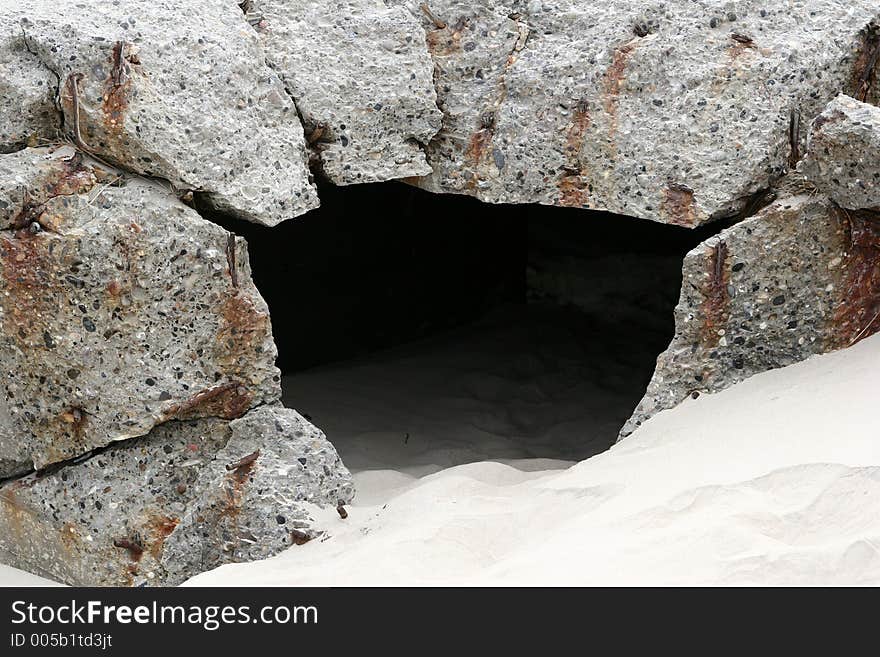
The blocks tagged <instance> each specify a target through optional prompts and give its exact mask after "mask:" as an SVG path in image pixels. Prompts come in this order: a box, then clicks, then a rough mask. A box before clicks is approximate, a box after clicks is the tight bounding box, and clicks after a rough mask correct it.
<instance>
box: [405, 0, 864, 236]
mask: <svg viewBox="0 0 880 657" xmlns="http://www.w3.org/2000/svg"><path fill="white" fill-rule="evenodd" d="M392 3H393V4H396V5H401V6H406V7H407V8H409V9H410V10H411V11H412V12H413V14H414V15H417V16H419V17H420V18H421V20H422V24H423V26H424V27H425V29H426V31H427V35H428V47H429V49H430V51H431V54H432V56H433V57H434V61H435V63H436V67H437V73H436V84H437V90H438V103H439V105H440V108H441V109H442V110H443V113H444V120H443V129H442V130H441V131H440V134H438V135H437V137H435V139H434V140H433V141H432V142H431V144H430V145H429V147H428V161H429V163H430V164H431V166H432V167H433V169H434V172H433V174H432V175H430V176H428V177H425V178H422V179H419V180H418V181H414V182H416V184H418V185H420V186H421V187H424V188H425V189H429V190H431V191H436V192H454V193H462V194H471V195H474V196H476V197H478V198H480V199H481V200H483V201H487V202H492V203H544V204H549V205H561V206H570V207H589V208H595V209H600V210H608V211H611V212H615V213H619V214H626V215H632V216H635V217H642V218H645V219H650V220H653V221H661V222H665V223H671V224H678V225H683V226H696V225H699V224H702V223H705V222H707V221H709V220H711V219H715V218H719V217H723V216H730V215H735V214H737V213H740V212H742V211H743V210H744V209H745V208H746V207H747V206H748V204H749V201H750V199H751V197H752V196H753V195H754V194H756V193H758V192H759V191H760V190H762V189H764V188H766V187H768V186H769V185H770V184H772V183H773V181H774V180H776V179H778V178H779V177H780V176H781V175H782V173H783V172H784V171H785V170H786V169H787V168H789V167H790V166H791V165H792V164H793V163H794V162H796V161H797V160H798V159H799V158H798V154H799V153H801V152H803V145H804V140H805V137H806V126H807V125H808V124H809V121H810V120H811V118H812V117H813V116H815V115H816V114H818V113H819V112H820V111H821V109H822V108H823V106H824V105H825V104H826V103H827V102H828V101H830V100H831V99H832V98H834V97H835V96H836V95H837V94H838V93H839V92H841V91H847V90H850V89H852V88H854V87H856V86H858V85H863V84H864V81H863V80H862V77H863V76H860V75H859V71H861V70H863V69H864V68H865V67H866V65H867V64H868V63H870V62H867V61H865V58H866V56H867V57H868V58H870V55H871V53H872V52H873V47H874V41H873V36H871V35H872V34H873V33H871V35H869V34H868V33H867V32H866V30H865V28H866V26H867V25H868V24H869V23H870V22H871V21H872V20H873V19H877V18H878V17H880V9H878V7H877V3H876V2H875V1H874V0H855V1H853V2H848V3H846V10H845V11H844V10H843V8H842V6H841V4H840V3H839V2H837V1H836V0H817V1H816V2H809V3H796V4H794V5H792V4H789V3H779V2H769V3H768V2H759V1H757V0H740V1H738V2H714V1H712V2H707V1H703V2H696V1H690V0H688V1H680V2H666V3H651V4H647V5H646V4H645V3H641V2H632V1H631V0H609V1H607V2H587V3H584V2H582V1H581V0H545V1H538V0H529V1H525V0H523V1H515V0H509V1H504V0H501V1H495V0H491V1H487V2H468V1H463V0H432V1H431V2H428V3H421V2H419V1H417V0H393V1H392ZM423 4H424V5H425V7H426V8H427V9H428V11H426V10H425V9H423V8H422V6H421V5H423ZM820 44H821V45H820ZM860 67H861V68H860ZM868 77H869V78H870V80H873V78H872V77H871V76H868ZM870 80H869V81H870ZM798 125H801V126H803V128H798Z"/></svg>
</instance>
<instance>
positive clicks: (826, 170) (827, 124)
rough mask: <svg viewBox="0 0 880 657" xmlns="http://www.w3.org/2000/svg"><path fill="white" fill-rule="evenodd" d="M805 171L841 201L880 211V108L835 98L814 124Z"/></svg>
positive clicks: (826, 193) (805, 159)
mask: <svg viewBox="0 0 880 657" xmlns="http://www.w3.org/2000/svg"><path fill="white" fill-rule="evenodd" d="M800 170H801V171H802V172H803V173H804V175H806V176H807V177H808V178H809V179H810V181H811V182H812V183H813V184H815V185H816V187H818V188H819V190H821V191H822V193H823V194H825V195H827V196H828V197H829V198H830V199H832V200H833V201H834V202H835V203H837V204H838V205H839V206H841V207H843V208H876V209H877V210H880V107H876V106H874V105H869V104H867V103H862V102H859V101H857V100H855V99H854V98H850V97H849V96H845V95H840V96H838V97H837V98H835V99H834V100H833V101H831V102H830V103H829V104H828V107H826V108H825V110H824V111H823V112H822V113H821V114H819V116H817V117H816V119H815V120H814V121H813V123H812V125H811V126H810V137H809V141H808V142H807V152H806V156H805V157H804V159H803V161H802V162H801V166H800Z"/></svg>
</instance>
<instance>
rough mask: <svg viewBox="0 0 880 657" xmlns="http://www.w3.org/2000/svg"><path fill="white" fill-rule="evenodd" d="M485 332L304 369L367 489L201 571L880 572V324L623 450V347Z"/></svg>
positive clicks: (716, 580) (249, 578) (632, 577)
mask: <svg viewBox="0 0 880 657" xmlns="http://www.w3.org/2000/svg"><path fill="white" fill-rule="evenodd" d="M493 331H494V329H493ZM515 332H516V331H514V333H515ZM527 334H528V332H527ZM531 335H532V336H533V337H534V336H535V335H536V334H535V333H531ZM486 337H487V339H489V340H490V341H495V342H494V343H495V344H497V346H498V349H497V350H495V352H494V353H495V355H494V356H493V355H492V350H491V349H490V350H487V349H485V347H486V342H482V343H480V338H479V336H478V335H476V334H468V335H467V336H466V341H468V340H474V341H475V342H474V343H473V346H474V349H472V350H470V351H469V350H467V349H460V348H456V349H454V350H453V349H451V347H450V349H445V348H444V347H443V346H442V344H441V343H437V348H436V349H433V348H432V349H428V350H427V351H426V350H424V349H419V350H414V351H410V350H403V351H395V352H390V354H385V355H382V356H380V357H376V358H371V359H369V360H366V361H363V362H361V363H357V364H355V365H353V366H352V365H339V366H337V367H331V368H324V369H321V370H315V371H313V372H307V373H303V375H299V376H298V377H297V380H288V381H286V382H285V386H286V394H287V396H288V398H289V399H288V401H289V402H292V405H294V406H296V407H298V408H300V410H301V411H303V412H306V413H310V414H311V415H312V416H313V419H314V420H315V422H316V423H318V424H319V425H320V426H322V427H323V428H324V429H325V430H326V431H327V433H328V435H329V436H330V437H331V439H332V440H334V442H335V443H336V444H337V445H338V448H339V450H340V452H341V453H342V455H343V458H344V459H345V460H346V462H347V463H349V465H350V467H352V469H353V470H354V471H355V478H356V481H357V486H358V490H359V493H358V498H357V500H356V503H355V504H354V505H353V506H351V507H350V508H349V517H348V519H346V520H342V519H340V518H339V517H338V515H337V514H336V512H335V511H334V510H326V511H322V512H319V513H318V521H319V524H320V525H321V526H322V527H323V528H324V529H325V530H326V531H327V536H326V537H325V538H323V539H317V540H314V541H312V542H310V543H308V544H306V545H303V546H297V547H293V548H291V549H289V550H287V551H286V552H284V553H282V554H280V555H278V556H277V557H274V558H272V559H268V560H266V561H263V562H258V563H250V564H236V565H229V566H223V567H221V568H219V569H216V570H214V571H211V572H208V573H204V574H202V575H199V576H197V577H195V578H193V579H192V580H190V582H189V583H188V584H189V585H200V586H238V585H242V586H244V585H246V586H263V585H265V586H287V585H290V586H295V585H423V584H429V585H519V584H524V585H539V584H548V585H593V584H606V585H618V584H622V585H630V584H632V585H635V584H670V585H718V584H722V585H751V584H758V585H760V584H773V585H801V584H804V585H823V584H864V585H877V584H880V554H878V548H880V435H878V434H880V429H878V425H877V421H876V413H875V410H874V409H875V406H876V395H877V391H878V390H880V367H878V365H880V335H878V336H874V337H872V338H869V339H866V340H864V341H862V342H861V343H859V344H857V345H855V346H854V347H852V348H850V349H848V350H845V351H842V352H837V353H834V354H828V355H825V356H819V357H814V358H812V359H810V360H808V361H806V362H804V363H799V364H797V365H793V366H791V367H788V368H785V369H781V370H776V371H772V372H767V373H764V374H761V375H758V376H755V377H753V378H751V379H749V380H747V381H745V382H743V383H741V384H739V385H737V386H735V387H733V388H731V389H729V390H726V391H724V392H721V393H719V394H716V395H703V396H701V397H699V398H698V399H696V400H691V399H688V400H687V401H686V402H685V403H684V404H682V405H681V406H679V407H678V408H676V409H673V410H671V411H666V412H663V413H661V414H659V415H657V416H656V417H654V418H653V419H651V420H650V421H648V422H647V423H646V424H645V425H644V426H643V427H641V428H640V429H639V430H638V431H637V432H636V433H635V434H633V435H632V436H631V437H629V438H627V439H626V440H625V441H623V442H622V443H620V444H618V445H616V446H614V447H612V448H611V449H609V450H607V451H600V450H601V449H603V448H604V446H605V445H606V444H607V442H608V440H609V433H608V432H609V431H610V429H609V426H610V425H611V424H613V422H614V421H616V418H617V415H618V414H619V413H620V411H619V410H618V409H619V406H620V405H621V404H623V403H624V399H623V398H624V397H625V396H627V395H631V392H632V391H631V390H629V386H626V385H618V386H616V387H615V386H609V385H608V381H613V380H615V379H614V377H615V376H616V375H617V374H619V373H618V372H615V371H613V367H611V369H608V368H609V365H608V362H607V361H608V359H604V361H603V359H598V360H599V361H603V362H595V363H594V366H592V367H587V369H586V370H584V369H578V368H580V367H582V366H581V365H577V364H576V362H579V363H583V362H584V358H583V356H584V353H588V354H589V353H590V352H589V349H588V350H587V351H586V352H584V351H580V352H577V353H574V352H572V353H573V358H572V360H571V361H570V362H569V361H568V360H566V359H565V358H563V357H562V356H563V355H564V354H565V353H568V352H567V351H566V347H565V345H566V342H565V340H555V339H552V340H548V341H546V342H545V343H544V345H543V346H541V345H540V344H537V352H540V353H543V354H544V356H543V359H541V358H538V359H535V358H534V357H533V356H529V354H528V353H527V352H528V350H526V352H523V351H522V350H520V351H517V352H516V354H517V355H516V356H515V357H514V358H512V359H511V358H506V359H505V358H502V357H501V356H503V355H504V354H505V353H510V352H509V349H510V347H511V346H512V344H513V343H511V342H508V343H505V342H504V340H502V339H501V338H500V337H499V334H498V333H493V332H492V331H490V332H489V333H488V334H487V336H486ZM513 339H514V338H511V340H513ZM538 342H541V341H540V340H539V341H538ZM553 342H555V343H557V346H558V347H559V349H556V348H555V347H554V348H552V349H550V352H552V353H550V352H548V351H547V348H548V347H547V345H548V344H550V343H553ZM477 343H480V344H481V345H482V347H481V348H477V347H478V346H480V345H478V344H477ZM458 346H459V347H460V346H461V345H460V344H459V345H458ZM520 346H522V345H521V344H520ZM569 348H570V349H574V347H573V346H572V345H571V344H569ZM579 348H583V346H581V347H579ZM542 349H543V350H544V351H543V352H542V351H541V350H542ZM575 351H577V350H575ZM596 353H598V352H597V351H596V350H594V352H593V355H595V354H596ZM587 361H588V363H589V359H587ZM566 364H567V365H566ZM567 368H568V369H567ZM597 369H601V370H602V371H604V372H607V373H608V375H607V376H608V378H607V379H605V380H604V383H602V382H600V383H596V371H597ZM542 371H544V372H545V374H546V375H547V376H546V377H545V378H544V379H542V378H541V372H542ZM566 372H567V374H566ZM542 381H543V382H542ZM561 381H567V383H568V385H561V383H560V382H561ZM590 381H592V383H590ZM624 389H626V390H627V392H626V395H624V393H623V390H624ZM330 391H332V394H330ZM615 391H616V392H615ZM596 394H598V395H599V396H600V398H601V401H597V400H596V397H595V395H596ZM584 395H586V397H585V396H584ZM584 399H587V401H586V402H584V401H583V400H584ZM627 399H628V397H627ZM626 403H629V402H626ZM406 433H409V435H410V437H409V439H408V440H406V439H405V435H406ZM578 438H580V442H578ZM579 450H582V451H586V452H590V451H591V450H593V451H596V452H599V453H596V454H595V455H593V456H589V454H585V455H584V456H582V457H581V456H578V452H579ZM571 458H579V459H582V460H580V462H577V463H573V462H572V460H570V459H571ZM487 459H491V460H487ZM502 461H503V462H502ZM39 581H40V580H39V578H35V577H32V576H29V575H26V574H22V573H20V572H19V571H13V570H12V569H6V568H4V569H0V582H2V583H3V584H6V585H11V584H33V583H37V582H39Z"/></svg>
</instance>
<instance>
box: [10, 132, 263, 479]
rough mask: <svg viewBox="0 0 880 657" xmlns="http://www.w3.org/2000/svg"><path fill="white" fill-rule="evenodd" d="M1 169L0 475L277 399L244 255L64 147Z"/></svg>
mask: <svg viewBox="0 0 880 657" xmlns="http://www.w3.org/2000/svg"><path fill="white" fill-rule="evenodd" d="M59 153H60V154H59ZM65 154H66V155H67V157H65ZM23 161H28V162H29V164H27V165H24V164H23ZM6 162H11V165H9V166H13V167H15V168H16V169H17V170H18V171H19V177H18V178H16V179H15V180H14V181H13V183H12V184H10V183H9V181H8V179H7V180H6V182H4V183H3V184H2V185H0V192H2V193H3V196H2V197H0V206H2V208H3V209H2V210H0V220H2V221H0V226H2V228H4V229H5V230H3V231H2V232H0V363H2V369H3V372H4V375H3V380H2V382H0V387H2V393H3V394H2V395H0V397H2V398H3V404H2V405H0V468H2V469H0V476H9V475H11V474H14V473H16V472H21V471H26V470H28V469H30V468H31V467H37V468H41V467H44V466H46V465H48V464H50V463H54V462H56V461H61V460H64V459H69V458H71V457H75V456H78V455H80V454H83V453H85V452H88V451H90V450H92V449H94V448H97V447H102V446H104V445H107V444H108V443H110V442H113V441H117V440H123V439H126V438H132V437H136V436H141V435H144V434H146V433H148V432H149V431H150V430H151V429H152V428H153V427H154V426H156V425H157V424H161V423H162V422H166V421H168V420H172V419H188V418H197V417H206V416H217V417H223V418H227V419H233V418H236V417H239V416H241V415H243V414H244V413H245V412H246V411H247V410H248V409H249V408H252V407H254V406H257V405H260V404H263V403H267V402H273V401H275V400H277V399H279V398H280V383H279V381H280V376H279V372H278V370H277V369H276V368H275V365H274V361H275V357H276V349H275V344H274V342H273V339H272V331H271V325H270V321H269V312H268V308H267V307H266V304H265V302H264V301H263V299H262V298H261V297H260V295H259V293H258V292H257V290H256V288H255V287H254V284H253V282H252V280H251V274H250V264H249V262H248V257H247V245H246V244H245V242H244V240H242V239H240V238H235V237H234V236H233V235H231V234H230V233H228V232H227V231H226V230H224V229H223V228H221V227H220V226H217V225H216V224H213V223H210V222H208V221H205V220H203V219H202V218H201V217H199V216H198V214H196V212H195V211H193V210H192V209H190V208H188V207H187V206H185V205H184V204H182V203H181V202H180V201H178V200H177V198H176V197H175V196H174V195H173V194H171V193H170V192H169V191H168V190H167V189H165V188H163V187H162V186H160V185H157V184H154V183H151V182H148V181H145V180H142V179H136V178H126V177H120V175H119V174H116V173H111V172H107V171H105V170H103V169H102V168H101V166H100V165H98V164H96V163H94V162H90V161H87V160H86V161H84V160H83V159H82V158H81V156H80V155H78V154H74V152H73V150H72V149H69V148H65V149H62V150H61V151H60V152H59V151H55V152H53V151H50V150H45V149H28V150H27V151H23V152H21V153H17V154H14V155H6V156H0V170H4V167H6V166H7V164H3V163H6Z"/></svg>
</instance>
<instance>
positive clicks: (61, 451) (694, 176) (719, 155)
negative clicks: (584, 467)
mask: <svg viewBox="0 0 880 657" xmlns="http://www.w3.org/2000/svg"><path fill="white" fill-rule="evenodd" d="M8 4H9V3H8ZM240 4H243V5H244V6H240ZM243 10H244V11H243ZM878 18H880V9H878V7H877V4H876V1H875V0H853V1H852V2H849V3H847V4H846V6H845V7H844V6H842V5H841V3H839V2H836V1H834V0H816V2H811V3H803V2H795V3H779V2H769V3H768V2H757V0H731V1H725V2H721V1H717V0H676V1H675V2H664V3H660V2H655V3H648V4H645V3H638V2H633V1H632V0H607V1H606V2H601V3H599V2H586V3H585V2H581V1H579V0H482V1H480V2H474V1H473V0H469V1H468V0H431V1H430V2H427V3H423V2H420V1H416V0H384V1H381V2H380V1H379V0H333V1H331V2H317V1H313V0H308V1H305V2H294V1H293V0H252V1H251V2H248V3H238V2H236V1H235V0H156V1H155V2H151V3H143V2H137V1H136V0H117V1H115V2H112V3H107V2H102V1H99V0H82V1H80V2H77V3H75V4H74V5H71V6H70V8H69V11H63V12H62V11H58V6H57V3H52V2H49V0H22V2H18V3H15V4H14V5H10V6H5V7H4V8H3V10H2V11H0V153H2V155H0V361H2V363H3V365H4V370H3V371H4V372H5V373H4V379H3V381H2V389H3V393H4V394H3V395H0V477H16V479H13V480H10V481H6V482H4V483H2V484H0V555H2V558H3V559H4V560H5V561H7V562H9V563H12V564H13V565H19V566H20V567H23V568H26V569H29V570H33V571H35V572H39V573H41V574H44V575H47V576H50V577H54V578H56V579H59V580H61V581H66V582H69V583H76V584H97V585H103V584H116V585H119V584H122V585H137V584H144V583H146V584H160V583H177V582H179V581H182V580H183V579H185V578H186V577H188V576H190V575H192V574H194V573H195V572H198V571H199V570H201V569H204V568H208V567H213V566H215V565H219V564H221V563H226V562H229V561H237V560H246V559H255V558H263V557H266V556H269V555H271V554H274V553H276V552H277V551H279V550H281V549H284V548H285V547H287V546H289V545H291V544H296V543H298V542H301V541H303V540H306V539H308V538H309V537H310V536H313V535H316V533H317V532H319V531H320V528H318V527H316V525H315V523H314V522H313V518H312V517H311V515H310V509H311V508H312V506H311V505H317V506H322V505H335V504H337V503H340V502H342V503H347V502H348V501H350V500H351V497H352V495H353V491H352V489H351V481H350V476H349V475H348V472H347V470H345V468H344V466H343V465H342V464H341V462H340V461H339V458H338V456H337V455H336V453H335V450H333V447H332V446H331V445H330V444H329V443H328V442H327V441H326V439H325V438H324V436H323V434H321V433H320V431H319V430H317V429H316V428H315V427H312V426H311V425H310V424H309V423H308V422H306V421H305V420H304V419H303V418H302V417H300V416H299V415H297V414H296V413H295V412H294V411H289V410H285V409H281V408H279V407H277V406H275V404H276V403H277V400H278V399H279V397H280V389H279V377H278V371H277V369H276V368H275V366H274V359H275V353H276V351H275V345H274V342H273V339H272V334H271V326H270V321H269V315H268V309H267V308H266V306H265V303H264V302H263V300H262V298H261V297H260V296H259V293H258V292H257V290H256V288H255V287H254V285H253V283H252V281H251V277H250V268H249V263H248V256H247V249H246V244H245V243H244V241H243V240H241V239H240V238H236V237H235V236H234V235H231V234H229V233H228V232H227V231H225V230H224V229H222V228H220V227H219V226H217V225H215V224H213V223H210V222H208V221H206V220H204V219H203V218H202V217H200V216H199V215H198V213H197V212H196V211H195V210H193V209H192V208H191V207H189V206H188V205H187V204H186V203H188V202H190V200H191V198H192V194H193V193H195V194H197V195H198V197H199V200H200V201H204V202H205V203H207V204H208V205H209V206H211V207H213V209H215V210H217V211H219V212H221V213H225V214H229V215H234V216H237V217H240V218H245V219H248V220H250V221H254V222H258V223H262V224H265V225H267V226H273V225H276V224H278V223H279V222H281V221H284V220H287V219H292V218H294V217H297V216H299V215H301V214H303V213H305V212H308V211H309V210H310V209H312V208H315V207H317V205H318V197H317V193H316V191H315V187H314V185H313V184H312V172H311V171H310V169H309V160H310V158H311V165H312V167H314V170H315V172H316V173H318V174H319V175H322V176H325V177H326V178H328V179H329V180H330V181H332V182H334V183H336V184H341V185H344V184H352V183H359V182H369V181H381V180H390V179H398V178H402V179H406V180H407V181H409V182H410V183H412V184H416V185H418V186H420V187H422V188H424V189H428V190H431V191H434V192H442V193H459V194H469V195H473V196H475V197H477V198H479V199H481V200H483V201H486V202H492V203H542V204H547V205H558V206H566V207H572V208H596V209H602V210H609V211H612V212H615V213H620V214H627V215H632V216H636V217H641V218H644V219H649V220H653V221H659V222H664V223H669V224H675V225H679V226H686V227H695V226H698V225H700V224H704V223H706V222H710V221H713V220H717V219H721V218H724V219H727V220H728V222H733V225H732V226H729V227H728V228H726V229H724V230H723V231H721V232H720V233H719V234H718V235H716V236H714V237H712V238H711V239H709V240H708V241H706V242H704V243H703V244H701V245H700V246H699V247H697V248H696V249H695V250H693V251H692V252H691V253H690V254H688V256H687V257H686V259H685V262H684V282H683V286H682V292H681V298H680V302H679V306H678V308H677V310H676V336H675V338H674V339H673V341H672V344H671V345H670V346H669V348H668V349H667V351H666V352H664V354H662V355H661V356H660V358H659V359H658V363H657V370H656V372H655V375H654V378H653V380H652V381H651V383H650V385H649V387H648V390H647V392H646V395H645V398H644V399H643V400H642V402H641V403H640V405H639V407H638V409H637V410H636V412H635V414H634V416H633V418H632V419H631V420H630V422H629V423H627V425H626V426H625V427H624V429H623V431H622V435H626V434H628V433H630V432H631V431H633V430H634V429H635V428H636V427H637V426H638V425H639V424H641V423H642V422H644V421H645V420H646V419H647V418H649V417H650V416H651V415H653V414H654V413H657V412H659V411H661V410H663V409H665V408H671V407H673V406H675V405H676V404H678V403H679V402H680V401H681V400H682V399H683V398H684V397H686V396H687V395H689V394H700V393H703V392H714V391H717V390H720V389H723V388H724V387H727V386H729V385H732V384H733V383H735V382H737V381H740V380H742V379H744V378H746V377H748V376H750V375H752V374H754V373H757V372H760V371H763V370H766V369H769V368H774V367H781V366H784V365H787V364H789V363H793V362H796V361H798V360H802V359H804V358H807V357H808V356H810V355H811V354H815V353H822V352H824V351H828V350H833V349H839V348H845V347H847V346H849V345H851V344H853V343H855V342H857V341H858V340H860V339H863V338H864V337H866V336H867V335H870V334H872V333H874V332H876V331H877V330H880V321H878V317H880V239H878V235H880V217H878V215H877V208H878V206H880V197H878V191H877V190H878V187H877V176H878V172H877V170H876V166H875V165H876V159H877V158H876V157H873V155H874V154H875V151H877V150H878V147H880V136H878V135H880V127H878V126H880V119H878V117H877V108H876V107H875V106H874V105H876V104H877V102H878V100H880V95H878V94H880V82H878V76H880V72H878V69H880V65H878V60H880V27H878V23H877V21H878ZM842 94H845V95H842ZM808 134H809V138H808ZM200 207H201V206H200ZM572 220H573V221H576V220H577V215H576V214H573V215H572ZM33 468H38V469H39V471H38V472H30V473H29V471H30V470H32V469H33ZM144 482H146V483H144ZM279 518H283V521H282V520H280V519H279Z"/></svg>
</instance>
